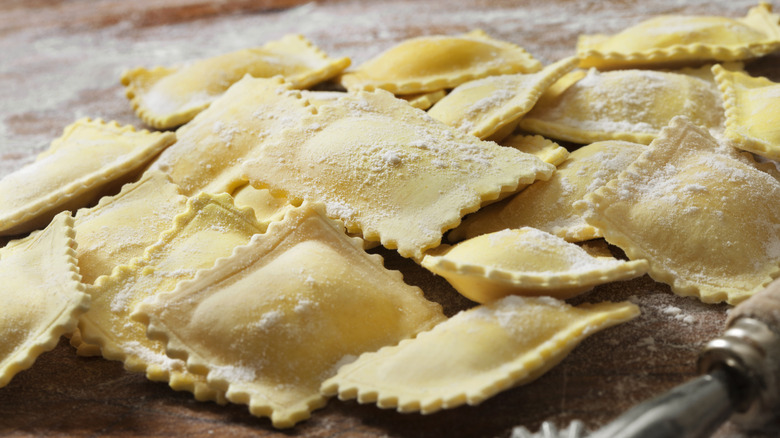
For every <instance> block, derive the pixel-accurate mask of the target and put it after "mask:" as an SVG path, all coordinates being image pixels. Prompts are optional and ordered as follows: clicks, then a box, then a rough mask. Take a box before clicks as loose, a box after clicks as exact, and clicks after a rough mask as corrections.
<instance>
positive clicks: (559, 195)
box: [448, 140, 645, 242]
mask: <svg viewBox="0 0 780 438" xmlns="http://www.w3.org/2000/svg"><path fill="white" fill-rule="evenodd" d="M644 148H645V146H644V145H641V144H637V143H629V142H625V141H615V140H613V141H603V142H596V143H592V144H590V145H588V146H583V147H581V148H579V149H577V150H575V151H574V152H572V153H571V154H569V158H568V159H567V160H566V161H565V162H564V163H563V164H561V165H560V166H559V167H558V170H557V171H556V172H555V173H554V174H553V176H552V177H551V178H550V179H549V180H547V181H537V182H535V183H533V184H532V185H531V186H530V187H528V188H526V189H525V190H523V191H522V192H520V193H518V194H516V195H514V196H512V197H511V198H509V199H505V200H503V201H501V202H497V203H495V204H492V205H489V206H487V207H485V208H483V209H481V210H479V211H477V212H476V213H474V214H471V215H469V216H466V217H465V218H464V219H463V223H461V224H460V226H458V228H456V229H454V230H452V231H451V232H450V233H449V235H448V238H449V239H450V240H451V241H458V240H463V239H468V238H472V237H476V236H479V235H481V234H487V233H492V232H495V231H500V230H503V229H505V228H520V227H525V226H528V227H533V228H537V229H539V230H542V231H546V232H548V233H551V234H554V235H556V236H558V237H562V238H564V239H566V240H567V241H569V242H581V241H584V240H589V239H595V238H598V237H601V232H600V231H599V230H598V229H597V228H596V227H594V226H592V225H590V224H588V223H587V222H585V220H584V219H583V218H582V216H581V215H580V214H579V213H577V212H576V211H575V210H574V206H573V204H574V203H575V202H577V201H579V200H581V199H582V198H583V197H585V195H586V194H588V193H589V192H592V191H594V190H596V189H597V188H599V187H601V186H602V185H604V184H606V183H607V182H608V181H609V180H611V179H613V178H615V177H616V176H617V175H618V174H619V173H620V172H622V171H624V170H625V169H626V168H627V167H628V165H629V164H631V163H632V162H633V161H634V160H635V159H636V157H637V156H639V154H640V153H642V151H643V150H644Z"/></svg>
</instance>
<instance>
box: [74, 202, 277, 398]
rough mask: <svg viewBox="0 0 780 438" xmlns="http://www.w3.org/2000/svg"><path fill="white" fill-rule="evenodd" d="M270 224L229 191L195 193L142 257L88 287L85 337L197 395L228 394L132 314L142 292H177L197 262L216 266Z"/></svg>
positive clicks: (108, 354)
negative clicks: (172, 353)
mask: <svg viewBox="0 0 780 438" xmlns="http://www.w3.org/2000/svg"><path fill="white" fill-rule="evenodd" d="M266 226H267V224H265V223H259V222H257V221H256V220H255V215H254V213H253V212H252V211H251V210H250V209H238V208H236V207H235V206H234V205H233V200H232V199H231V198H230V196H229V195H227V194H222V195H219V196H214V195H210V194H208V193H201V194H200V195H198V196H196V197H192V198H190V199H189V200H188V201H187V205H186V207H184V206H183V207H182V208H181V211H180V214H179V215H177V216H176V217H175V219H174V220H172V221H171V222H169V228H168V229H166V231H164V232H163V233H162V234H161V235H160V236H159V239H157V241H156V242H155V243H154V244H153V245H151V246H149V247H147V248H146V250H145V251H144V254H143V255H142V256H141V257H138V258H135V259H133V260H131V261H128V262H127V263H126V264H122V265H120V266H119V267H117V268H116V269H115V270H114V271H113V272H112V273H111V275H110V276H103V277H100V278H98V280H97V281H96V282H95V284H94V285H89V286H87V292H88V293H89V294H90V296H91V297H92V306H91V307H90V309H89V311H88V312H87V313H85V314H84V315H81V318H80V320H79V331H80V336H81V338H82V341H83V342H86V343H88V344H92V345H97V346H99V347H100V353H101V354H102V355H103V357H105V358H106V359H110V360H118V361H122V362H123V363H124V365H125V368H126V369H128V370H131V371H135V372H143V373H146V376H147V377H148V378H149V379H151V380H158V381H167V382H168V383H169V384H170V386H171V387H172V388H174V389H177V390H186V391H189V392H192V393H193V394H194V395H195V398H196V399H198V400H216V401H220V402H221V401H224V394H223V393H222V392H220V391H215V390H214V389H213V388H211V387H210V386H209V385H208V384H207V383H206V381H205V379H204V378H203V376H199V375H195V374H192V373H190V372H188V371H187V369H186V367H185V364H184V362H182V361H180V360H172V359H170V358H168V357H166V356H165V350H164V347H163V345H162V344H161V343H160V342H158V341H152V340H150V339H148V338H147V337H146V328H145V327H144V325H143V324H140V323H138V322H136V321H132V320H131V319H130V314H131V312H132V311H133V309H134V308H135V305H136V304H138V303H139V302H141V301H142V300H143V299H144V298H146V297H149V296H153V295H155V294H158V293H162V292H168V291H171V290H173V289H174V288H175V287H176V284H178V283H179V282H181V281H184V280H188V279H191V278H192V277H194V276H195V274H196V273H197V271H198V270H199V269H206V268H210V267H212V266H213V265H214V263H215V261H216V260H217V259H218V258H220V257H227V256H229V255H230V254H232V252H233V249H234V248H235V247H237V246H240V245H244V244H246V243H248V242H249V239H251V237H252V236H253V235H255V234H257V233H262V232H263V231H265V229H266ZM80 347H81V346H80ZM82 348H83V347H82Z"/></svg>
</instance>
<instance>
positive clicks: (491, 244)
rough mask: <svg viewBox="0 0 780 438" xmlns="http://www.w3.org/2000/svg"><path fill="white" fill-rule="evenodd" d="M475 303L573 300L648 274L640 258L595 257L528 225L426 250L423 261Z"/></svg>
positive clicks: (645, 263) (424, 264)
mask: <svg viewBox="0 0 780 438" xmlns="http://www.w3.org/2000/svg"><path fill="white" fill-rule="evenodd" d="M421 264H422V266H423V267H425V268H426V269H428V270H429V271H431V272H433V273H434V274H437V275H441V276H442V277H444V278H445V279H446V280H447V281H448V282H449V283H450V284H451V285H452V286H453V287H454V288H455V289H456V290H457V291H458V292H460V293H461V294H463V295H464V296H465V297H466V298H469V299H470V300H473V301H476V302H478V303H486V302H490V301H494V300H496V299H499V298H502V297H504V296H506V295H529V296H538V295H546V296H552V297H555V298H560V299H567V298H572V297H574V296H577V295H580V294H582V293H583V292H587V291H589V290H591V289H593V287H595V286H598V285H599V284H604V283H609V282H613V281H619V280H629V279H631V278H635V277H639V276H641V275H644V274H645V273H646V272H647V262H646V261H644V260H635V261H624V260H618V259H615V258H612V257H594V256H592V255H590V254H589V253H588V252H587V251H585V250H584V249H582V248H580V247H579V246H577V245H574V244H572V243H569V242H566V241H565V240H563V239H561V238H560V237H556V236H553V235H552V234H549V233H545V232H544V231H539V230H537V229H534V228H530V227H523V228H519V229H506V230H502V231H497V232H495V233H490V234H485V235H482V236H479V237H475V238H472V239H468V240H466V241H463V242H461V243H459V244H457V245H455V246H452V247H450V246H448V245H442V246H440V247H438V248H436V249H434V250H431V251H429V252H428V253H427V254H426V255H425V257H424V258H423V259H422V262H421Z"/></svg>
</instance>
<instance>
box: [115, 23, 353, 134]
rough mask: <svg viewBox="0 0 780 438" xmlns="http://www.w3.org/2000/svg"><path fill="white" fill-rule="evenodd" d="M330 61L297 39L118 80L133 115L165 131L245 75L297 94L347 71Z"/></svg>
mask: <svg viewBox="0 0 780 438" xmlns="http://www.w3.org/2000/svg"><path fill="white" fill-rule="evenodd" d="M349 63H350V61H349V58H330V57H328V56H327V55H326V54H325V53H324V52H323V51H322V50H320V49H319V48H317V47H316V46H314V45H313V44H312V43H311V42H310V41H308V40H307V39H306V38H304V37H303V36H301V35H287V36H285V37H283V38H282V39H280V40H278V41H272V42H269V43H267V44H265V45H264V46H262V47H255V48H251V49H243V50H238V51H236V52H232V53H227V54H224V55H220V56H216V57H213V58H207V59H202V60H198V61H194V62H191V63H188V64H185V65H182V66H179V67H172V68H169V67H157V68H154V69H152V70H147V69H145V68H136V69H133V70H130V71H127V72H125V73H124V74H123V75H122V84H123V85H124V86H125V88H126V93H127V97H128V99H130V101H131V104H132V105H133V109H134V110H135V111H136V113H137V114H138V116H139V117H140V118H141V120H143V121H144V123H146V124H148V125H149V126H152V127H155V128H157V129H168V128H174V127H176V126H179V125H182V124H184V123H187V122H189V121H190V120H192V119H193V118H194V117H195V116H196V115H197V114H198V113H200V112H201V111H203V110H204V109H206V108H207V107H208V106H209V105H210V104H211V103H213V102H214V101H215V100H216V99H217V98H219V96H221V95H222V94H223V93H224V92H225V91H226V90H227V89H228V88H230V86H231V85H233V84H234V83H236V82H238V81H239V80H240V79H241V78H242V77H244V76H245V75H249V76H253V77H262V78H270V77H273V76H277V75H281V76H284V77H285V78H286V79H287V81H289V82H290V83H291V84H292V85H293V87H295V88H307V87H310V86H312V85H315V84H317V83H318V82H322V81H324V80H327V79H330V78H332V77H334V76H336V75H338V74H339V73H341V71H342V70H344V69H345V68H347V67H348V66H349Z"/></svg>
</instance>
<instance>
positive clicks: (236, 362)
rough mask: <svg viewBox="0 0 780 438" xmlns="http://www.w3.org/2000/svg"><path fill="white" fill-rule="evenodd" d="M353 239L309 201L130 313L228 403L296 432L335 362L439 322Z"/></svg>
mask: <svg viewBox="0 0 780 438" xmlns="http://www.w3.org/2000/svg"><path fill="white" fill-rule="evenodd" d="M360 245H361V243H360V240H359V239H350V238H348V237H347V236H346V235H345V234H344V229H343V226H342V225H341V224H340V223H337V222H335V221H332V220H330V219H327V218H326V217H325V212H324V209H323V208H322V207H321V206H313V205H310V204H308V203H304V204H303V205H302V206H301V207H299V208H296V209H292V210H289V211H288V212H287V213H286V215H285V218H284V219H283V220H282V221H280V222H273V223H271V224H270V225H269V227H268V230H267V232H266V233H265V234H259V235H256V236H255V237H254V238H253V239H252V241H251V242H250V243H249V244H248V245H247V246H244V247H240V248H237V249H236V251H235V252H234V254H233V255H232V256H231V257H230V258H226V259H222V260H220V261H219V262H218V263H217V264H216V265H215V266H214V268H212V269H209V270H204V271H200V272H199V273H198V274H197V276H196V277H195V278H194V279H193V280H192V281H189V282H184V283H180V284H179V286H178V287H177V289H176V290H174V291H173V292H170V293H164V294H158V295H156V296H155V297H154V298H152V299H149V300H147V301H145V302H144V303H142V304H141V305H140V306H139V307H138V312H137V314H136V315H135V317H136V318H139V319H141V320H144V321H145V322H147V323H148V324H149V330H148V333H149V335H150V336H152V337H154V338H158V339H162V340H164V341H165V342H166V343H167V347H166V348H167V351H168V354H169V355H172V356H174V357H177V358H182V359H186V360H187V366H188V367H189V368H190V369H191V370H193V371H195V372H198V373H202V374H206V375H207V376H208V381H209V383H211V384H212V385H214V386H215V387H216V388H218V389H220V390H223V391H226V395H227V398H228V400H230V401H232V402H234V403H244V404H248V405H249V410H250V412H251V413H252V414H253V415H257V416H267V417H270V418H271V421H272V422H273V425H274V426H275V427H291V426H293V425H294V424H295V423H297V422H298V421H301V420H304V419H306V418H308V417H309V415H310V412H311V411H312V410H314V409H316V408H319V407H321V406H323V405H324V404H325V401H326V398H325V397H324V396H322V395H321V394H320V392H319V388H320V384H321V383H322V382H323V381H324V380H325V379H327V378H328V377H331V376H332V375H334V374H335V372H336V369H337V368H338V366H339V365H341V364H343V363H344V362H347V361H349V360H352V359H354V357H355V356H357V355H360V354H361V353H363V352H366V351H374V350H377V349H379V348H381V347H382V346H385V345H392V344H396V343H398V342H399V341H401V340H403V339H406V338H409V337H412V336H414V335H415V334H417V333H418V332H420V331H423V330H427V329H429V328H431V327H432V326H434V325H435V324H437V323H439V322H441V321H442V320H444V319H445V318H444V315H443V314H442V311H441V307H440V306H439V305H438V304H436V303H432V302H430V301H427V300H425V298H424V297H423V295H422V291H421V290H420V289H419V288H417V287H412V286H408V285H406V284H405V283H404V282H403V280H402V278H401V274H400V273H398V272H395V271H389V270H387V269H385V268H384V267H383V266H382V259H381V257H379V256H378V255H368V254H367V253H365V252H364V251H363V250H362V249H361V246H360ZM226 315H229V317H226Z"/></svg>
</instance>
